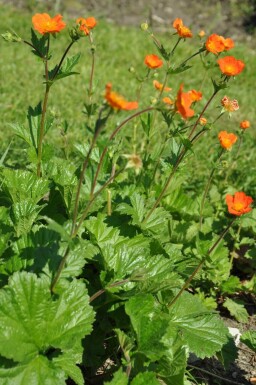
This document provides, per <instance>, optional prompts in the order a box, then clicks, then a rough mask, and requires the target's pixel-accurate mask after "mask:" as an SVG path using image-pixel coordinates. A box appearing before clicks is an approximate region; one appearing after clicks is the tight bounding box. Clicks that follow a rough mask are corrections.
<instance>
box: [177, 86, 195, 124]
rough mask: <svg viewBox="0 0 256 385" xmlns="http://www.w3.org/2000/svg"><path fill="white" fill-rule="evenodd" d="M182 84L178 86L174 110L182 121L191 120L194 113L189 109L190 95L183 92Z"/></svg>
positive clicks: (191, 100)
mask: <svg viewBox="0 0 256 385" xmlns="http://www.w3.org/2000/svg"><path fill="white" fill-rule="evenodd" d="M182 90H183V84H181V85H180V88H179V91H178V94H177V98H176V102H175V106H176V110H177V112H178V113H179V114H181V116H182V117H183V118H184V119H187V118H191V117H192V116H194V114H195V111H194V110H192V109H191V108H190V106H191V104H192V103H193V99H192V98H191V94H190V93H189V92H183V91H182Z"/></svg>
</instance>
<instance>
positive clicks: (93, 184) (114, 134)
mask: <svg viewBox="0 0 256 385" xmlns="http://www.w3.org/2000/svg"><path fill="white" fill-rule="evenodd" d="M154 109H155V108H154V107H147V108H145V109H144V110H141V111H138V112H136V113H135V114H133V115H131V116H129V117H128V118H127V119H125V120H124V121H123V122H122V123H121V124H119V126H117V128H116V129H115V130H114V131H113V132H112V134H111V135H110V137H109V139H108V142H110V141H111V140H113V139H114V137H115V136H116V135H117V133H118V132H119V131H120V130H121V128H122V127H123V126H124V125H125V124H126V123H128V122H129V121H130V120H132V119H133V118H136V117H137V116H139V115H141V114H144V113H145V112H148V111H152V110H154ZM107 150H108V145H106V146H105V147H104V149H103V151H102V154H101V157H100V160H99V164H98V167H97V170H96V174H95V177H94V180H93V183H92V188H91V196H93V194H94V190H95V187H96V183H97V179H98V176H99V172H100V169H101V167H102V163H103V160H104V157H105V155H106V153H107Z"/></svg>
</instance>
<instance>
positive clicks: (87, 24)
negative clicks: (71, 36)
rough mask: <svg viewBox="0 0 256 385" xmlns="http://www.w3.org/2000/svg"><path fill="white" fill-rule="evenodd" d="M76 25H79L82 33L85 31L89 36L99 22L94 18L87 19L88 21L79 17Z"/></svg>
mask: <svg viewBox="0 0 256 385" xmlns="http://www.w3.org/2000/svg"><path fill="white" fill-rule="evenodd" d="M76 23H77V24H79V26H80V27H79V29H80V31H83V32H84V34H85V35H89V33H90V30H91V29H93V28H94V27H95V26H96V24H97V20H96V19H95V18H94V17H93V16H90V17H87V19H84V18H83V17H79V18H78V19H76Z"/></svg>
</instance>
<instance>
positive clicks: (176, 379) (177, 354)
mask: <svg viewBox="0 0 256 385" xmlns="http://www.w3.org/2000/svg"><path fill="white" fill-rule="evenodd" d="M162 342H163V343H164V345H165V346H166V355H165V356H164V357H163V358H162V359H161V360H160V362H159V364H158V367H157V371H158V374H159V375H160V376H161V377H162V378H163V379H164V382H165V383H166V384H167V385H169V384H170V385H172V384H175V385H183V384H184V376H185V370H186V366H187V358H188V348H187V346H186V341H185V340H184V337H183V336H182V333H177V331H176V330H175V329H173V328H172V327H169V328H168V329H167V332H166V334H165V335H164V337H163V338H162Z"/></svg>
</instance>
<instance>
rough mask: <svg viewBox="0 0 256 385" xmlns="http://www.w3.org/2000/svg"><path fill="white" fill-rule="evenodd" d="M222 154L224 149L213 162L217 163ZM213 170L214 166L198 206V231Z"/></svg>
mask: <svg viewBox="0 0 256 385" xmlns="http://www.w3.org/2000/svg"><path fill="white" fill-rule="evenodd" d="M223 152H224V149H222V150H221V152H220V154H219V156H218V157H217V159H216V161H215V162H218V161H219V160H220V159H221V157H222V155H223ZM215 170H216V166H214V167H213V169H212V171H211V173H210V176H209V178H208V181H207V184H206V186H205V189H204V194H203V198H202V201H201V205H200V214H199V216H200V220H199V229H201V227H202V223H203V211H204V205H205V200H206V196H207V194H208V191H209V188H210V185H211V182H212V179H213V175H214V173H215Z"/></svg>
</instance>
